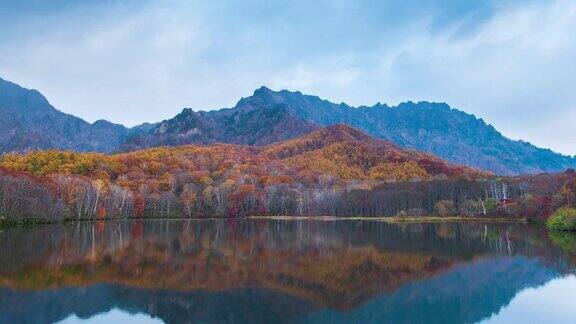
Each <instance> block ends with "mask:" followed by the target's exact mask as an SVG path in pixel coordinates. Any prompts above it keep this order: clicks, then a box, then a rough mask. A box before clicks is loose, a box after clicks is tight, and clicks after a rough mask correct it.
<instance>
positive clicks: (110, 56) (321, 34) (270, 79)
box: [0, 0, 576, 154]
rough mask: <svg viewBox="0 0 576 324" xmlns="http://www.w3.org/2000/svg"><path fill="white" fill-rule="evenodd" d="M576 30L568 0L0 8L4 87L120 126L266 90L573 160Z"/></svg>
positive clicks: (116, 1)
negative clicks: (427, 119) (472, 120)
mask: <svg viewBox="0 0 576 324" xmlns="http://www.w3.org/2000/svg"><path fill="white" fill-rule="evenodd" d="M574 30H576V1H573V0H486V1H464V0H413V1H401V0H397V1H392V0H387V1H382V0H365V1H357V0H333V1H329V0H320V1H306V0H290V1H255V0H250V1H176V0H168V1H162V0H147V1H135V0H130V1H120V0H105V1H96V0H87V1H77V0H54V1H44V0H2V1H0V53H2V55H0V77H2V78H6V79H9V80H12V81H14V82H17V83H21V84H22V85H24V86H27V87H34V88H38V89H39V90H40V91H42V92H43V93H45V94H46V95H47V96H48V99H49V100H50V101H51V102H52V103H53V104H54V105H55V106H56V107H58V108H60V109H62V110H64V111H65V112H68V113H74V114H76V115H79V116H80V117H83V118H86V119H88V120H89V121H94V120H96V119H98V118H106V119H109V120H112V121H115V122H121V123H126V124H128V125H134V124H135V123H139V122H143V121H158V120H161V119H163V118H168V117H172V116H174V115H175V114H176V113H177V112H179V111H180V110H181V109H182V108H183V107H185V106H187V107H192V108H195V109H205V108H218V107H229V106H232V105H233V104H234V103H235V102H236V101H238V99H239V98H240V97H242V96H244V97H246V96H248V95H250V94H251V93H252V91H253V90H254V89H256V88H257V87H259V86H262V85H266V86H269V87H271V88H273V89H275V90H279V89H282V88H288V89H291V90H301V91H302V92H305V93H312V94H316V95H319V96H321V97H324V98H326V99H329V100H332V101H335V102H340V101H344V102H347V103H349V104H352V105H362V104H364V105H372V104H374V103H376V102H378V101H382V102H386V103H389V104H397V103H399V102H400V101H406V100H413V101H419V100H428V101H440V102H447V103H449V104H450V105H452V106H456V107H458V108H461V109H463V110H465V111H467V112H471V113H475V114H476V115H478V116H479V117H483V118H484V119H485V120H486V121H488V122H489V123H492V124H494V125H495V126H496V128H498V129H501V130H502V131H503V132H504V134H505V135H508V136H511V137H514V138H522V139H526V140H531V141H534V142H535V143H536V144H540V145H544V146H549V147H552V148H554V149H557V150H560V151H563V152H566V153H572V154H574V153H576V151H575V150H576V137H575V135H574V131H573V129H574V126H575V125H576V106H575V102H576V91H574V84H575V83H576V60H574V57H575V55H576V33H574ZM550 129H554V131H553V132H550V131H549V130H550Z"/></svg>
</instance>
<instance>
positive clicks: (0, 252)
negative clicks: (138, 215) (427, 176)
mask: <svg viewBox="0 0 576 324" xmlns="http://www.w3.org/2000/svg"><path fill="white" fill-rule="evenodd" d="M575 264H576V237H575V236H571V235H550V234H549V233H547V232H546V231H545V230H544V229H543V228H541V227H538V226H530V225H524V224H480V223H473V224H469V223H466V224H408V225H406V224H404V225H393V224H386V223H381V222H375V221H362V222H359V221H272V220H270V221H263V220H258V221H254V220H252V221H248V220H243V221H226V220H221V221H214V220H209V221H208V220H206V221H118V222H106V223H86V222H84V223H77V224H68V225H65V226H63V225H52V226H43V227H35V228H30V229H4V230H3V231H1V232H0V323H53V322H62V323H78V322H89V323H106V324H110V323H162V322H165V323H186V322H202V323H212V322H217V323H225V322H234V323H263V322H274V323H277V322H297V323H428V324H430V323H474V322H487V323H514V322H517V323H530V322H544V321H545V322H546V323H547V324H549V323H556V322H558V323H570V322H572V323H573V322H574V318H576V277H575V276H574V275H573V271H574V269H575Z"/></svg>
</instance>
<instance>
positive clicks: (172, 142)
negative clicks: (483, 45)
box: [0, 79, 576, 175]
mask: <svg viewBox="0 0 576 324" xmlns="http://www.w3.org/2000/svg"><path fill="white" fill-rule="evenodd" d="M42 108H44V109H42ZM0 115H1V116H2V117H3V118H2V120H3V121H0V135H3V136H2V138H3V140H0V152H9V151H27V150H31V149H51V148H55V149H67V150H74V151H80V152H85V151H97V152H104V153H111V152H118V151H121V152H125V151H131V150H137V149H142V148H148V147H154V146H177V145H184V144H190V143H197V144H213V143H230V144H242V145H256V146H262V145H267V144H271V143H275V142H279V141H284V140H288V139H292V138H296V137H299V136H301V135H304V134H307V133H310V132H312V131H314V130H317V129H320V128H322V127H324V126H330V125H334V124H347V125H349V126H352V127H355V128H358V129H360V130H362V131H363V132H366V133H367V134H369V135H371V136H374V137H377V138H381V139H384V140H388V141H390V142H392V143H395V144H396V145H399V146H401V147H405V148H409V149H413V150H419V151H423V152H428V153H431V154H434V155H436V156H438V157H440V158H443V159H446V160H448V161H450V162H452V163H455V164H463V165H468V166H471V167H475V168H480V169H484V170H489V171H491V172H493V173H495V174H501V175H512V174H522V173H541V172H556V171H563V170H565V169H567V168H574V167H576V157H571V156H567V155H562V154H559V153H556V152H554V151H552V150H550V149H543V148H538V147H536V146H534V145H532V144H530V143H528V142H525V141H522V140H511V139H509V138H506V137H505V136H504V135H502V134H501V133H500V132H499V131H498V130H496V129H495V128H494V127H493V126H492V125H490V124H488V123H486V122H485V121H484V120H483V119H482V118H477V117H476V116H474V115H472V114H468V113H465V112H463V111H461V110H458V109H455V108H452V107H450V106H449V105H448V104H446V103H434V102H427V101H421V102H417V103H415V102H412V101H408V102H404V103H401V104H399V105H397V106H388V105H387V104H381V103H377V104H375V105H373V106H359V107H352V106H349V105H347V104H345V103H340V104H336V103H332V102H330V101H328V100H325V99H322V98H320V97H318V96H313V95H305V94H302V93H301V92H300V91H288V90H281V91H274V90H271V89H270V88H268V87H265V86H262V87H260V88H258V89H256V90H255V91H254V92H253V94H252V95H251V96H248V97H245V98H241V99H240V100H239V101H238V103H237V104H236V105H235V106H234V107H232V108H222V109H218V110H209V111H194V110H192V109H191V108H185V109H184V110H182V112H180V113H179V114H177V115H176V116H175V117H173V118H169V119H166V120H163V121H161V122H159V123H152V124H149V123H146V124H142V125H138V126H135V127H132V128H126V127H124V126H122V125H118V124H114V123H110V122H108V121H105V120H98V121H96V122H94V123H92V124H90V123H88V122H86V121H84V120H82V119H80V118H78V117H75V116H72V115H69V114H65V113H62V112H60V111H58V110H56V108H54V107H53V106H52V105H50V103H49V102H48V100H47V99H46V98H45V97H44V96H43V95H42V94H41V93H40V92H38V91H37V90H29V89H25V88H22V87H20V86H18V85H16V84H14V83H11V82H8V81H5V80H3V79H0Z"/></svg>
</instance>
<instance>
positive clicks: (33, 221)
mask: <svg viewBox="0 0 576 324" xmlns="http://www.w3.org/2000/svg"><path fill="white" fill-rule="evenodd" d="M137 219H138V220H145V221H162V220H170V221H185V220H192V221H210V220H218V219H227V218H210V217H197V218H137ZM137 219H136V218H113V219H103V220H101V219H69V218H66V219H60V220H57V219H54V220H47V219H42V218H26V219H21V220H18V221H14V220H11V221H7V220H3V219H0V228H7V227H31V226H37V225H47V224H64V223H70V222H90V221H92V222H95V221H123V220H125V221H130V220H137ZM236 219H237V220H282V221H378V222H385V223H396V224H398V223H456V222H462V223H463V222H493V223H528V220H527V219H525V218H497V217H466V216H449V217H439V216H420V217H413V216H409V217H406V216H403V217H398V216H388V217H363V216H353V217H337V216H288V215H281V216H272V215H270V216H247V217H241V218H236Z"/></svg>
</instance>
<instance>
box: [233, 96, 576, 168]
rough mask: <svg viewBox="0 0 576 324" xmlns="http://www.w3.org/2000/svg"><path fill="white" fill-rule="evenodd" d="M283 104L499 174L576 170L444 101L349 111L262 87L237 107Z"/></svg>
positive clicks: (573, 161)
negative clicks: (512, 138)
mask: <svg viewBox="0 0 576 324" xmlns="http://www.w3.org/2000/svg"><path fill="white" fill-rule="evenodd" d="M274 104H281V105H285V106H286V107H288V108H289V110H290V111H291V112H293V114H295V115H297V116H299V117H300V118H302V119H303V120H305V121H308V122H312V123H315V124H319V125H332V124H337V123H346V124H348V125H350V126H353V127H356V128H359V129H361V130H363V131H365V132H367V133H368V134H370V135H373V136H375V137H379V138H383V139H386V140H389V141H391V142H393V143H396V144H398V145H400V146H403V147H407V148H412V149H417V150H421V151H425V152H430V153H433V154H435V155H437V156H439V157H441V158H444V159H447V160H448V161H451V162H454V163H458V164H465V165H469V166H473V167H477V168H481V169H484V170H490V171H492V172H494V173H497V174H505V175H506V174H518V173H538V172H551V171H560V170H565V169H566V168H570V167H574V166H576V158H574V157H570V156H564V155H561V154H558V153H555V152H553V151H551V150H548V149H541V148H538V147H536V146H534V145H531V144H530V143H527V142H523V141H514V140H511V139H508V138H506V137H504V136H503V135H502V134H501V133H500V132H498V131H497V130H496V129H495V128H494V127H492V126H491V125H488V124H486V123H485V122H484V121H483V120H482V119H478V118H476V117H475V116H474V115H471V114H467V113H464V112H462V111H459V110H457V109H452V108H450V106H448V105H447V104H444V103H430V102H419V103H413V102H406V103H402V104H400V105H398V106H396V107H389V106H387V105H382V104H376V105H374V106H372V107H365V106H362V107H358V108H354V107H350V106H348V105H346V104H343V103H342V104H334V103H331V102H329V101H326V100H322V99H320V98H318V97H316V96H308V95H303V94H302V93H300V92H290V91H286V90H283V91H279V92H276V91H272V90H270V89H268V88H265V87H262V88H260V89H258V90H256V91H255V92H254V95H253V96H251V97H249V98H245V99H242V100H240V102H239V103H238V105H237V107H260V106H263V105H274Z"/></svg>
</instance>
